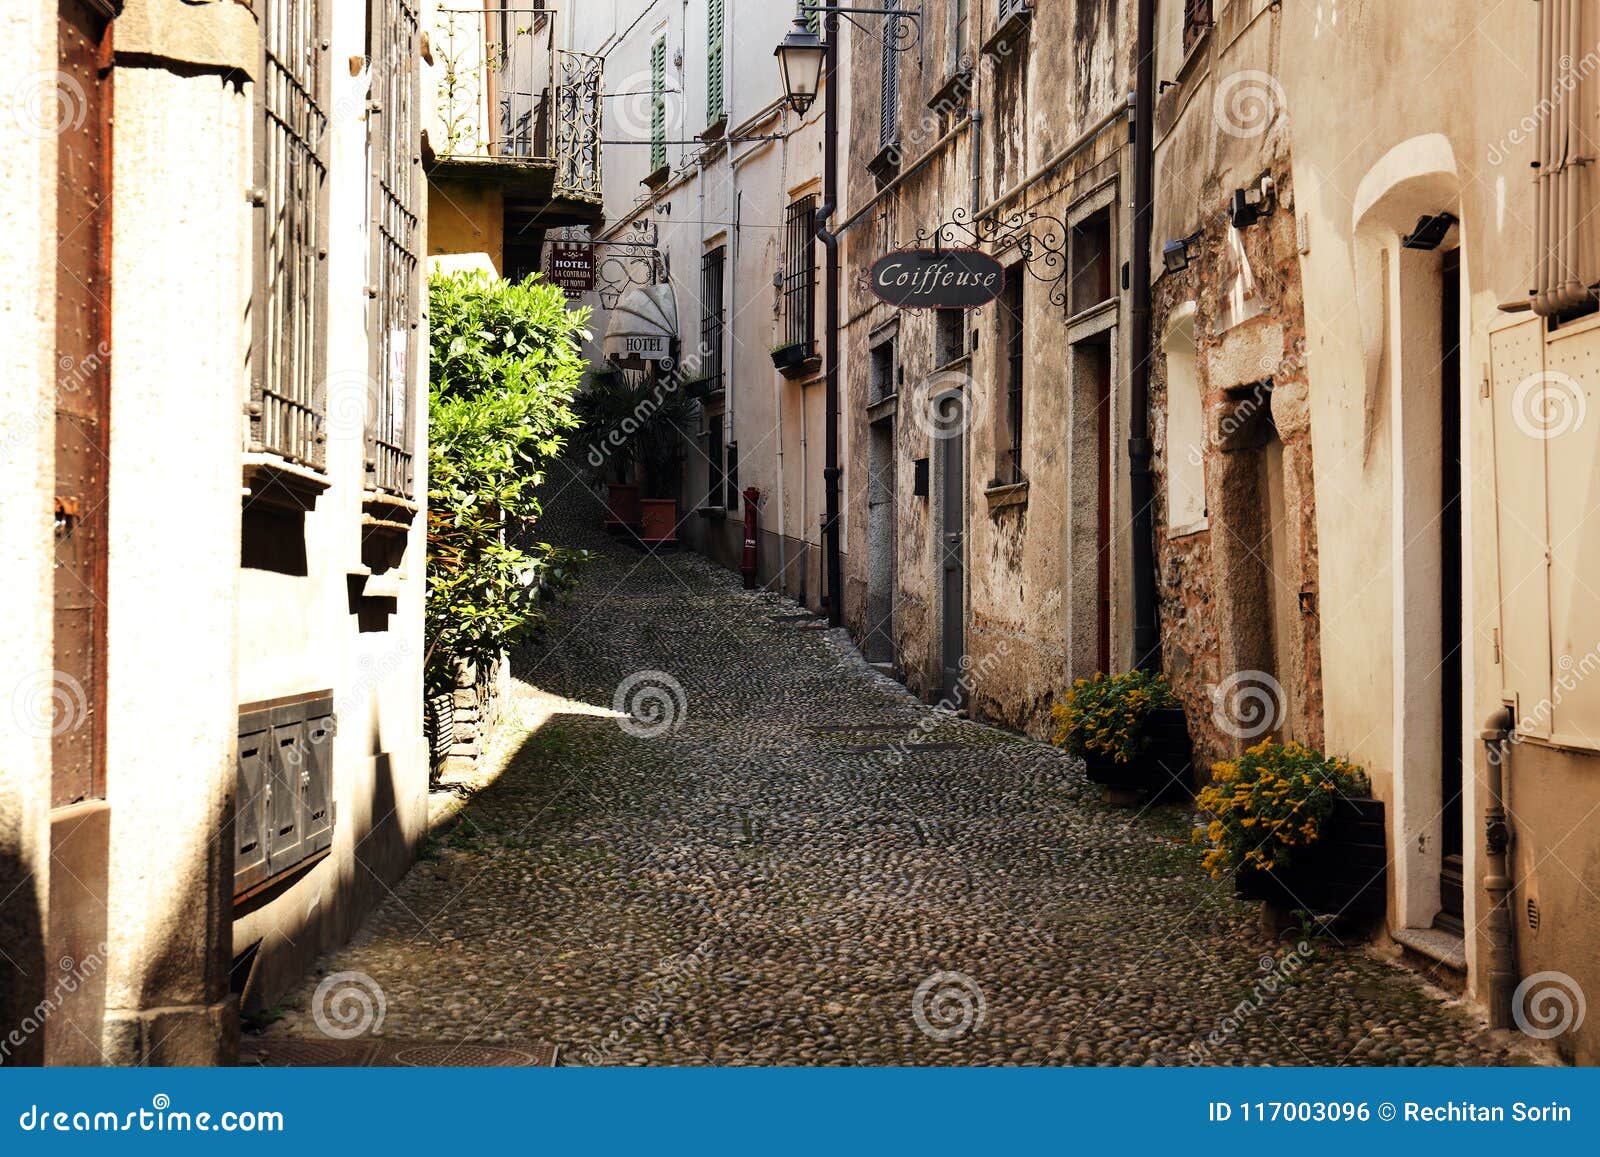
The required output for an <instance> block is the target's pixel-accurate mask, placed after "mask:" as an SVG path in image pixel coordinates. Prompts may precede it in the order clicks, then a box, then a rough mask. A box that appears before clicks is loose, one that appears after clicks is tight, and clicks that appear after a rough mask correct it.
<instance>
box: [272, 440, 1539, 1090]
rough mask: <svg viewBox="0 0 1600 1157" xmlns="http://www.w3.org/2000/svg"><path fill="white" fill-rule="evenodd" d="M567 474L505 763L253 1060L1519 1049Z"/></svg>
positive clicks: (1352, 1058) (1069, 1057) (1280, 1055)
mask: <svg viewBox="0 0 1600 1157" xmlns="http://www.w3.org/2000/svg"><path fill="white" fill-rule="evenodd" d="M564 470H565V467H564V465H562V464H558V465H557V466H556V467H555V473H557V474H560V473H562V472H563V471H564ZM555 489H559V491H560V493H559V496H558V497H556V498H554V499H553V500H551V501H550V503H549V505H548V507H547V516H546V519H545V520H544V521H543V522H542V523H541V526H540V532H541V534H542V535H544V536H547V537H550V538H551V539H552V540H553V541H555V542H557V543H559V544H561V545H567V546H581V547H587V548H589V549H591V550H593V551H595V552H596V556H595V558H594V560H593V561H592V562H591V563H590V564H589V565H588V566H587V567H586V568H585V569H584V572H583V578H582V581H581V582H580V583H579V584H578V586H577V587H576V588H575V589H574V591H573V592H572V593H571V596H570V600H569V601H568V602H566V603H565V604H563V605H562V606H560V607H559V608H558V609H557V610H556V612H555V614H554V616H553V618H552V621H551V623H550V624H549V628H548V630H547V632H546V634H545V637H544V638H543V639H542V640H541V641H539V642H538V643H536V644H533V645H531V646H529V647H527V648H526V649H525V650H524V651H523V652H522V653H521V654H520V655H518V656H517V657H516V661H515V671H516V676H517V684H516V690H515V695H514V700H513V702H512V705H511V706H510V707H509V708H508V713H509V715H510V718H509V719H508V720H507V722H506V724H505V726H504V728H503V732H504V735H503V738H502V741H501V744H502V745H501V748H500V750H499V751H497V752H496V753H495V754H496V755H499V754H501V753H502V752H503V753H504V754H506V755H507V756H509V758H508V761H507V762H506V763H505V765H504V771H503V773H502V774H500V776H499V778H498V779H496V780H495V781H494V782H493V783H492V784H491V785H490V786H488V787H486V788H485V789H484V790H482V791H481V792H480V793H478V794H476V795H475V796H474V797H473V798H472V799H471V801H470V803H469V804H468V806H467V807H466V808H465V810H464V812H463V813H462V814H461V815H460V817H459V818H458V820H457V821H456V822H455V823H454V825H453V826H452V827H450V829H449V830H448V832H447V833H446V834H443V835H442V836H438V837H435V838H433V839H431V841H430V844H429V848H428V851H427V852H426V853H425V858H424V859H423V861H422V862H420V863H418V864H417V865H416V866H415V867H414V868H413V869H412V871H411V873H410V874H409V875H408V876H407V877H406V878H405V879H404V881H403V882H401V883H400V885H399V886H398V887H397V888H396V889H395V890H394V892H393V893H392V894H391V895H390V896H389V898H388V899H387V901H386V902H384V903H383V904H382V905H381V906H380V908H379V909H378V910H377V912H376V913H375V914H374V916H373V917H372V918H371V919H370V920H369V921H368V922H367V924H366V926H365V928H364V929H363V931H362V932H361V933H360V934H359V935H358V936H357V937H356V939H355V940H354V941H353V942H352V943H351V944H350V945H349V946H347V947H346V948H344V949H342V950H339V951H337V952H335V953H333V954H332V955H331V956H329V957H326V958H324V959H323V960H322V961H321V962H320V964H319V966H318V967H317V968H316V969H315V970H314V972H313V974H312V975H310V976H308V977H307V978H306V980H305V981H304V983H303V984H302V985H301V987H300V989H299V990H298V991H297V992H296V993H295V994H293V995H292V996H291V997H289V998H288V999H287V1000H286V1001H285V1002H284V1004H283V1006H282V1007H280V1008H277V1009H274V1010H272V1017H281V1019H276V1020H273V1022H272V1023H271V1024H270V1025H269V1026H268V1027H267V1028H266V1030H265V1032H264V1033H263V1034H262V1035H260V1036H256V1037H250V1036H247V1037H246V1040H245V1044H244V1046H243V1051H244V1054H245V1060H246V1063H250V1062H251V1061H252V1060H253V1061H255V1062H258V1063H267V1064H273V1063H282V1062H283V1060H284V1059H286V1058H287V1057H288V1056H289V1055H291V1054H292V1055H293V1057H294V1058H295V1059H296V1061H297V1063H305V1061H306V1060H308V1059H311V1058H310V1057H309V1056H308V1055H307V1054H306V1052H305V1051H304V1047H305V1046H306V1045H310V1044H313V1043H315V1044H318V1045H322V1046H327V1045H328V1044H329V1040H328V1038H329V1037H330V1036H332V1037H338V1036H341V1035H346V1034H344V1033H341V1032H340V1031H339V1020H338V1018H339V1017H340V1015H349V1014H350V1012H351V1009H352V1008H355V1007H357V1006H359V1007H360V1009H361V1010H362V1013H363V1020H364V1024H362V1025H354V1024H352V1025H351V1026H350V1027H351V1028H352V1029H356V1028H363V1029H366V1030H370V1031H371V1032H372V1034H373V1037H366V1036H363V1038H362V1040H363V1042H364V1043H365V1044H371V1043H372V1040H373V1039H374V1038H392V1039H399V1040H407V1041H413V1042H420V1041H426V1042H431V1043H432V1044H434V1045H437V1044H441V1043H446V1042H484V1043H487V1044H493V1045H499V1046H532V1045H540V1046H551V1045H553V1046H556V1048H557V1049H558V1050H559V1058H560V1062H559V1063H561V1064H643V1063H652V1064H683V1065H693V1064H708V1063H710V1064H1008V1063H1027V1064H1038V1063H1043V1062H1054V1063H1072V1064H1124V1065H1126V1064H1135V1065H1137V1064H1145V1063H1151V1064H1194V1063H1201V1064H1280V1065H1329V1064H1363V1063H1369V1064H1412V1065H1417V1064H1425V1065H1449V1064H1495V1063H1502V1062H1507V1061H1514V1060H1517V1059H1519V1058H1518V1057H1517V1056H1515V1055H1509V1056H1508V1055H1507V1054H1506V1053H1505V1052H1504V1051H1503V1050H1502V1049H1500V1048H1499V1047H1498V1046H1496V1045H1494V1044H1490V1043H1486V1038H1485V1036H1484V1035H1483V1034H1481V1033H1480V1030H1479V1029H1478V1027H1477V1026H1476V1025H1475V1024H1474V1023H1472V1021H1471V1018H1470V1017H1469V1016H1468V1015H1467V1014H1466V1013H1465V1012H1464V1011H1461V1010H1460V1009H1459V1008H1457V1007H1455V1006H1452V1005H1451V1004H1448V1003H1446V1001H1445V1000H1444V999H1443V997H1442V994H1439V993H1437V992H1434V991H1431V990H1428V989H1426V988H1425V987H1424V986H1423V985H1422V983H1421V982H1420V981H1419V980H1418V979H1417V978H1415V977H1414V976H1413V975H1412V974H1410V973H1407V972H1404V971H1402V970H1400V969H1399V968H1397V967H1394V966H1391V965H1389V964H1388V963H1386V962H1384V961H1382V960H1381V959H1379V958H1377V957H1376V956H1374V955H1372V954H1371V952H1370V951H1369V950H1368V949H1367V948H1366V947H1365V946H1364V945H1361V944H1356V945H1352V946H1349V947H1343V946H1340V945H1339V944H1338V943H1337V942H1336V941H1334V940H1331V939H1328V938H1326V937H1324V938H1314V939H1311V940H1309V941H1302V940H1301V939H1300V938H1299V937H1297V936H1293V935H1291V936H1290V937H1288V938H1286V939H1285V940H1283V941H1281V942H1278V943H1276V944H1275V943H1273V942H1271V941H1268V940H1266V939H1264V938H1263V937H1262V936H1261V934H1260V933H1259V932H1258V930H1257V927H1256V907H1255V906H1254V905H1247V904H1245V903H1243V902H1241V901H1236V900H1235V899H1234V898H1233V897H1232V895H1231V890H1230V889H1229V888H1228V887H1227V886H1225V885H1222V884H1216V883H1213V882H1212V881H1211V880H1210V879H1209V877H1207V876H1206V874H1205V873H1204V872H1203V871H1202V870H1201V868H1200V854H1201V853H1200V849H1197V848H1194V847H1192V846H1191V844H1190V839H1189V829H1190V826H1191V823H1192V822H1193V819H1192V817H1193V813H1192V812H1191V811H1189V810H1187V809H1182V808H1176V807H1163V808H1154V809H1150V810H1149V811H1148V812H1146V813H1145V814H1138V813H1136V812H1133V811H1124V810H1119V809H1114V808H1111V807H1108V806H1106V805H1104V804H1102V803H1101V802H1100V801H1099V796H1098V793H1097V791H1096V790H1095V789H1093V788H1092V787H1091V786H1090V785H1089V784H1088V783H1087V782H1086V781H1085V779H1084V777H1083V774H1082V771H1081V770H1080V769H1079V768H1078V767H1077V766H1075V764H1074V762H1073V761H1072V760H1070V759H1069V758H1068V757H1066V756H1065V755H1064V754H1063V753H1061V752H1060V751H1057V750H1056V749H1054V748H1051V747H1048V746H1046V745H1043V744H1039V743H1035V742H1031V741H1028V740H1025V739H1022V738H1019V737H1016V736H1014V735H1011V734H1008V733H1005V732H1002V731H998V730H995V729H992V728H989V727H985V726H980V725H978V724H975V723H969V722H966V721H962V720H956V719H951V718H948V717H943V716H939V715H937V714H936V713H934V712H933V710H932V709H931V708H929V707H928V706H927V705H925V704H922V703H920V702H918V701H916V700H914V699H913V698H912V697H910V696H909V695H908V694H907V693H906V692H905V691H904V689H902V688H899V687H898V686H897V685H895V684H894V683H892V682H890V681H889V680H888V679H886V678H884V677H882V676H879V675H877V674H876V673H875V672H874V671H873V670H872V669H871V668H869V667H867V666H866V665H865V664H864V663H862V662H861V661H860V660H859V659H858V658H856V657H855V655H854V653H853V651H851V652H847V651H846V650H845V649H844V648H843V647H842V646H841V643H840V642H839V641H838V638H837V637H836V636H834V635H831V634H830V633H829V632H827V631H826V630H824V629H822V628H823V626H824V625H825V624H824V623H822V621H820V620H816V619H814V618H812V617H811V616H810V615H807V614H805V613H804V612H803V611H801V610H800V609H799V608H797V607H796V605H795V604H793V603H792V602H789V601H788V600H785V599H782V598H780V597H778V596H775V595H773V594H770V593H765V592H750V591H745V590H743V589H741V587H740V584H739V579H738V576H737V575H736V574H732V573H730V572H728V571H726V570H724V569H722V568H720V567H718V566H716V565H714V564H712V563H709V562H707V561H706V560H704V559H703V558H701V557H699V556H697V555H695V554H692V553H688V552H685V553H669V554H662V555H659V556H658V555H652V554H647V553H643V552H641V551H637V550H634V549H630V548H629V547H628V546H627V545H625V544H620V543H615V542H611V541H608V540H606V539H605V537H604V536H603V535H602V534H601V533H600V532H599V530H598V526H599V522H600V510H599V505H598V500H596V499H595V498H594V497H593V496H592V495H591V493H590V492H589V490H588V489H587V488H586V487H585V486H584V485H583V483H582V482H581V481H578V480H575V479H569V480H568V481H567V483H566V484H565V485H564V486H557V487H555ZM680 688H681V691H680V690H679V689H680ZM614 702H620V703H622V704H623V705H624V706H628V705H630V704H631V706H632V708H633V712H634V713H633V715H632V716H626V717H622V718H619V717H618V716H617V715H616V714H614V713H613V712H612V705H613V703H614ZM489 762H490V763H493V762H494V761H493V759H491V760H490V761H489ZM329 977H340V978H341V979H339V980H337V981H336V982H335V983H333V984H331V985H330V984H328V983H327V980H328V978H329ZM341 986H344V987H349V988H350V989H351V991H350V992H349V993H346V994H345V995H346V996H349V997H354V998H355V1000H354V1003H352V1004H349V1006H348V1007H345V1008H344V1009H343V1010H342V1012H341V992H340V989H341ZM380 1014H381V1015H380ZM268 1019H271V1018H270V1017H269V1018H268ZM352 1035H353V1034H352ZM425 1055H427V1056H428V1058H429V1063H441V1061H449V1060H450V1059H451V1058H450V1053H449V1050H439V1049H437V1048H435V1049H432V1050H430V1051H429V1052H428V1053H427V1054H425ZM496 1055H497V1054H484V1053H482V1051H481V1050H462V1051H461V1053H460V1056H459V1057H458V1058H456V1059H455V1060H454V1063H485V1058H486V1057H487V1058H489V1059H491V1060H492V1059H493V1058H494V1057H495V1056H496ZM541 1055H548V1054H547V1053H543V1054H541ZM469 1057H470V1058H471V1059H468V1058H469ZM1520 1059H1523V1060H1525V1059H1526V1058H1520Z"/></svg>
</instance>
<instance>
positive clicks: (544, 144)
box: [428, 6, 603, 225]
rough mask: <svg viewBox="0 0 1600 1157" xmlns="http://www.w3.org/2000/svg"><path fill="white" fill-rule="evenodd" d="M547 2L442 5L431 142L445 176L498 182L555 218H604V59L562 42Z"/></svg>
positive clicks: (435, 32)
mask: <svg viewBox="0 0 1600 1157" xmlns="http://www.w3.org/2000/svg"><path fill="white" fill-rule="evenodd" d="M561 16H562V14H561V13H559V12H557V11H554V10H551V9H547V8H544V7H533V6H524V7H517V8H513V7H504V8H498V7H480V8H440V9H439V10H438V14H437V17H436V19H435V23H434V26H433V29H432V33H431V35H430V37H429V39H430V41H431V44H432V49H433V57H434V61H433V69H432V70H431V72H432V76H433V78H434V81H435V83H436V85H437V89H436V92H435V101H434V114H433V118H432V123H430V125H429V133H428V136H429V143H430V145H431V146H432V149H433V153H434V156H435V165H434V170H435V171H436V172H438V173H440V174H441V175H444V176H451V177H461V178H464V179H480V180H485V181H493V182H496V183H498V184H500V185H502V186H503V187H504V188H505V189H506V190H507V200H508V203H511V202H513V201H514V202H516V203H518V204H520V205H522V206H524V207H526V208H529V209H534V210H537V211H538V212H539V214H540V216H541V218H542V219H544V220H545V221H546V222H548V223H549V224H552V225H554V224H562V223H581V222H584V221H588V220H594V219H598V216H599V213H600V207H601V179H600V108H601V106H600V94H601V69H602V63H603V62H602V60H601V58H600V57H598V56H590V55H588V54H585V53H581V52H571V51H568V50H566V49H562V48H559V47H557V45H558V40H557V30H558V21H559V19H560V18H561Z"/></svg>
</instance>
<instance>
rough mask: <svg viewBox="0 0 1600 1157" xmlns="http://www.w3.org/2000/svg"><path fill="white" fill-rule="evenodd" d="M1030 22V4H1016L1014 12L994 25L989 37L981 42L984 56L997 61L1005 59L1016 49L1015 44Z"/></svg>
mask: <svg viewBox="0 0 1600 1157" xmlns="http://www.w3.org/2000/svg"><path fill="white" fill-rule="evenodd" d="M1032 24H1033V8H1032V6H1031V5H1029V4H1020V5H1018V6H1017V9H1016V10H1015V11H1014V12H1012V13H1011V14H1010V15H1009V16H1007V17H1006V18H1005V19H1004V20H1002V21H1001V22H1000V23H999V24H998V25H996V26H995V30H994V32H992V33H991V34H990V35H989V39H988V40H985V41H984V42H983V48H982V49H981V51H982V52H983V54H984V55H985V56H992V57H994V58H995V59H996V60H997V61H1003V60H1005V59H1006V58H1007V57H1009V56H1011V55H1012V54H1013V53H1014V52H1015V51H1016V48H1017V45H1018V44H1019V43H1020V42H1021V41H1022V40H1023V38H1024V37H1026V36H1027V35H1028V29H1029V27H1030V26H1031V25H1032Z"/></svg>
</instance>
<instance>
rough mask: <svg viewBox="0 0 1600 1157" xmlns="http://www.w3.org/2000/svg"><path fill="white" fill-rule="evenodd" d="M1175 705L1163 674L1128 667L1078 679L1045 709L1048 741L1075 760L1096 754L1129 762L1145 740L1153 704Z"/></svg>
mask: <svg viewBox="0 0 1600 1157" xmlns="http://www.w3.org/2000/svg"><path fill="white" fill-rule="evenodd" d="M1176 706H1178V699H1177V696H1175V695H1174V694H1173V693H1172V688H1171V686H1169V685H1168V683H1167V679H1166V676H1165V675H1159V674H1153V673H1152V672H1149V671H1129V672H1128V673H1127V674H1126V675H1096V676H1094V678H1092V679H1079V680H1077V681H1076V682H1075V683H1073V684H1072V690H1070V691H1068V692H1067V698H1066V700H1065V702H1062V703H1057V704H1056V705H1055V706H1054V707H1053V708H1051V710H1050V717H1051V718H1052V719H1054V720H1055V724H1056V733H1055V736H1054V737H1053V739H1052V742H1053V743H1054V744H1055V745H1056V746H1057V747H1064V748H1066V749H1067V750H1068V751H1070V752H1071V753H1072V754H1073V755H1076V756H1077V757H1078V758H1079V759H1083V758H1086V757H1087V756H1090V755H1097V756H1106V757H1109V758H1110V759H1113V760H1115V761H1116V762H1117V763H1131V762H1133V759H1134V757H1135V756H1137V755H1138V754H1139V753H1140V752H1141V751H1143V750H1144V749H1145V747H1146V746H1147V745H1148V743H1149V737H1148V736H1146V735H1145V733H1144V721H1145V717H1146V716H1148V715H1149V714H1150V713H1151V712H1152V711H1155V710H1157V709H1158V708H1162V707H1176Z"/></svg>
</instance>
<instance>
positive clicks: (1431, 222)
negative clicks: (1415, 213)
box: [1400, 213, 1456, 250]
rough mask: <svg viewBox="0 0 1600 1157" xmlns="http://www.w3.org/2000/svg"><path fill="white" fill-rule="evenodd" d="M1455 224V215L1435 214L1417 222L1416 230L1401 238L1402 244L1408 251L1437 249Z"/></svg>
mask: <svg viewBox="0 0 1600 1157" xmlns="http://www.w3.org/2000/svg"><path fill="white" fill-rule="evenodd" d="M1455 223H1456V215H1455V214H1454V213H1435V214H1433V215H1432V216H1428V217H1423V218H1421V219H1420V220H1419V221H1418V222H1417V227H1416V229H1415V230H1413V231H1412V232H1410V233H1408V234H1406V235H1405V236H1404V237H1402V238H1400V244H1401V245H1402V246H1403V247H1405V248H1406V249H1423V250H1432V249H1437V248H1439V246H1440V245H1441V244H1443V242H1444V239H1445V235H1446V234H1447V233H1449V232H1450V230H1451V228H1452V227H1453V226H1454V225H1455Z"/></svg>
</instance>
